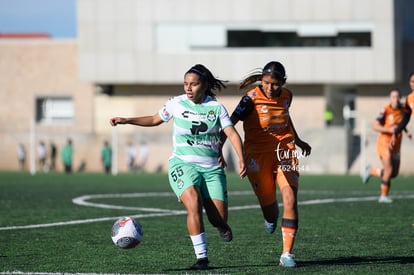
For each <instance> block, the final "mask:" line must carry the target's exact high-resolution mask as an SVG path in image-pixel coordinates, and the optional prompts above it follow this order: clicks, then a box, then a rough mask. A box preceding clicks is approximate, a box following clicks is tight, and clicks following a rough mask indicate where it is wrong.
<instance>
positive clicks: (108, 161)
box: [101, 140, 112, 174]
mask: <svg viewBox="0 0 414 275" xmlns="http://www.w3.org/2000/svg"><path fill="white" fill-rule="evenodd" d="M101 160H102V165H103V167H104V172H105V173H106V174H109V173H110V172H111V167H112V149H111V147H110V146H109V143H108V141H106V140H105V141H104V146H103V147H102V150H101Z"/></svg>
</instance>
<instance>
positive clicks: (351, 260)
mask: <svg viewBox="0 0 414 275" xmlns="http://www.w3.org/2000/svg"><path fill="white" fill-rule="evenodd" d="M413 263H414V256H397V257H340V258H335V259H325V260H315V261H297V264H298V266H297V268H301V267H302V268H303V267H308V266H318V265H321V266H327V265H332V266H334V265H365V264H413ZM274 265H275V263H274V262H272V263H268V264H263V265H237V266H231V265H227V266H210V267H209V269H208V270H207V271H213V270H216V271H218V270H220V269H240V268H265V267H268V266H274ZM277 265H278V263H277ZM164 271H165V272H185V271H190V269H189V268H177V269H168V270H164ZM192 271H194V270H192Z"/></svg>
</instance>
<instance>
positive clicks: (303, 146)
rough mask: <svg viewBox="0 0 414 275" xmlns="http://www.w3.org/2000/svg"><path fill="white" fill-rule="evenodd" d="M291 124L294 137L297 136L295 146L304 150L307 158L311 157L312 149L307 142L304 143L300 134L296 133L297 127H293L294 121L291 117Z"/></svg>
mask: <svg viewBox="0 0 414 275" xmlns="http://www.w3.org/2000/svg"><path fill="white" fill-rule="evenodd" d="M289 124H290V127H291V129H292V132H293V135H294V136H295V144H296V145H297V146H298V147H299V148H300V149H302V153H304V154H305V156H309V155H310V153H311V151H312V147H311V146H310V145H309V144H308V143H307V142H305V141H303V140H302V139H301V138H300V137H299V135H298V133H297V132H296V129H295V126H294V125H293V121H292V118H291V117H290V116H289Z"/></svg>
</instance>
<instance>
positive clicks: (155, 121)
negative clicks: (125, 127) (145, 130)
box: [109, 113, 164, 127]
mask: <svg viewBox="0 0 414 275" xmlns="http://www.w3.org/2000/svg"><path fill="white" fill-rule="evenodd" d="M163 122H164V121H163V120H162V119H161V118H160V116H159V114H158V113H156V114H155V115H153V116H141V117H127V118H126V117H113V118H111V119H110V120H109V123H110V124H111V125H112V126H116V125H118V124H132V125H137V126H144V127H152V126H158V125H160V124H161V123H163Z"/></svg>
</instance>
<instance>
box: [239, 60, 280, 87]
mask: <svg viewBox="0 0 414 275" xmlns="http://www.w3.org/2000/svg"><path fill="white" fill-rule="evenodd" d="M264 75H270V76H271V77H273V78H274V79H277V80H278V82H279V83H278V86H280V87H281V86H283V85H284V84H285V83H286V71H285V67H283V65H282V63H280V62H278V61H271V62H269V63H267V64H266V66H264V68H263V69H255V70H253V71H252V72H251V73H250V74H249V75H248V76H247V77H246V78H245V79H244V80H243V81H242V82H241V83H240V85H239V89H240V90H242V89H244V88H246V87H248V86H250V85H252V84H253V83H255V82H257V81H261V80H262V78H263V76H264Z"/></svg>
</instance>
